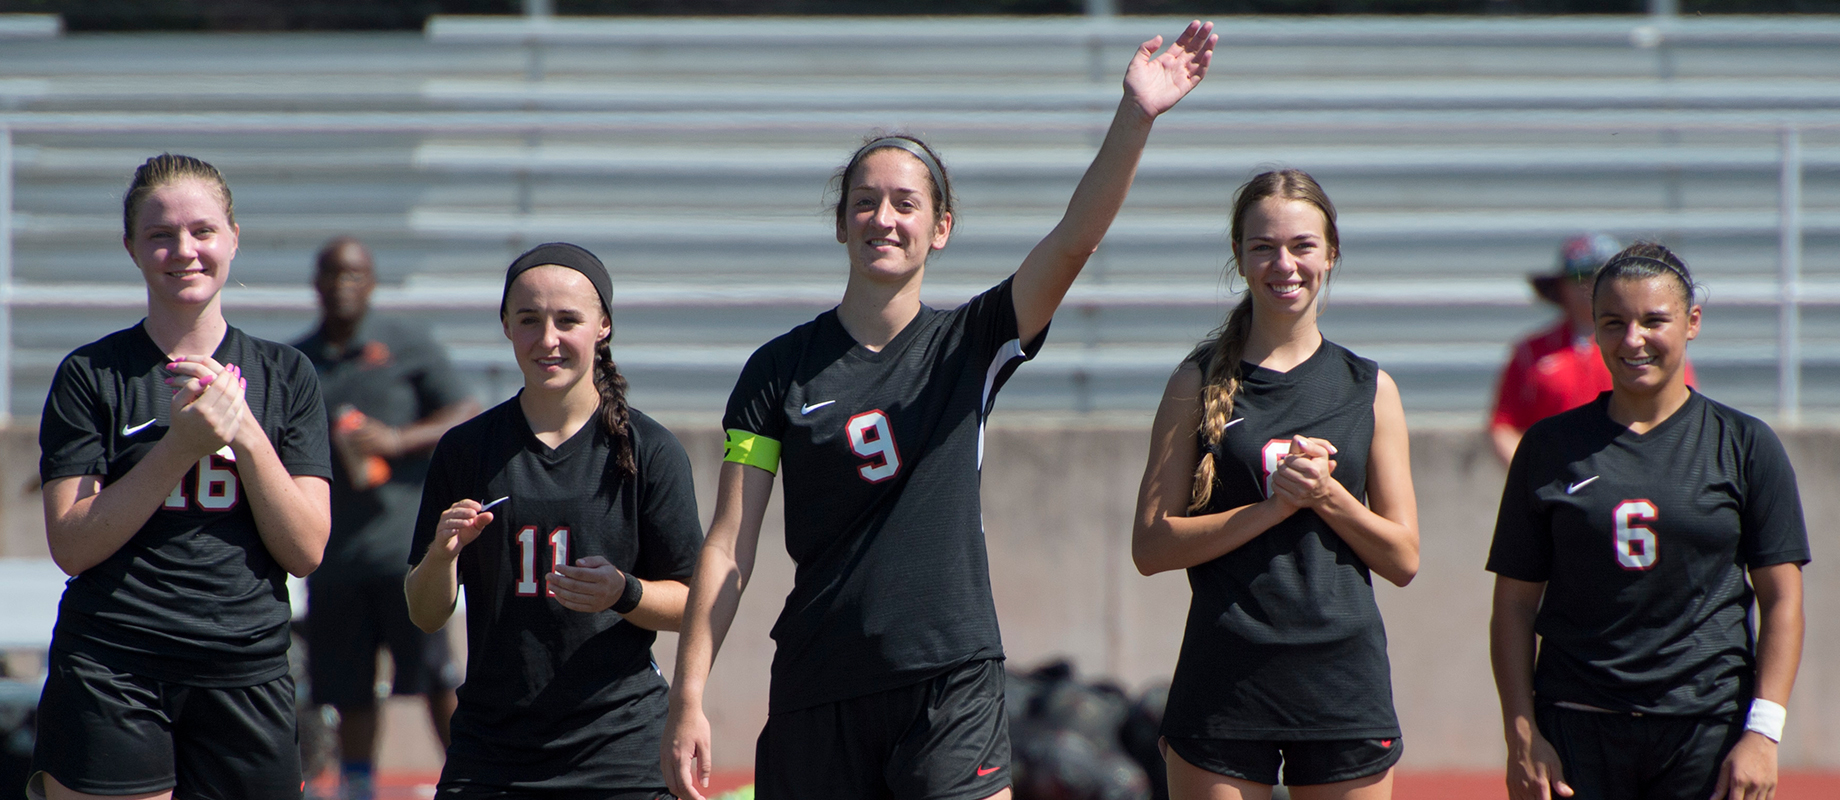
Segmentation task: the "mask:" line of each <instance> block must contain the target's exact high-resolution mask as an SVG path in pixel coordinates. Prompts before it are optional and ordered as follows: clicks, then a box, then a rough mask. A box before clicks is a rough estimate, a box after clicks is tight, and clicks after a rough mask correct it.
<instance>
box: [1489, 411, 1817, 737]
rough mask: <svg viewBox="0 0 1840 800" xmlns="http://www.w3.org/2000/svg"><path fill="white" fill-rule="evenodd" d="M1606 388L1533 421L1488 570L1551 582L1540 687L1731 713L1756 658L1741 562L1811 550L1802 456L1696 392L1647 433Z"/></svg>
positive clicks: (1548, 696) (1610, 704)
mask: <svg viewBox="0 0 1840 800" xmlns="http://www.w3.org/2000/svg"><path fill="white" fill-rule="evenodd" d="M1609 398H1610V395H1609V394H1608V393H1606V394H1605V395H1603V396H1602V397H1600V398H1598V399H1597V400H1596V401H1595V402H1592V403H1590V404H1588V405H1585V406H1582V407H1579V408H1576V409H1573V410H1571V411H1567V412H1565V413H1563V414H1559V415H1558V416H1554V417H1549V418H1547V419H1545V420H1542V421H1540V422H1539V423H1536V424H1535V425H1534V426H1533V427H1532V428H1531V429H1529V430H1528V431H1527V436H1526V437H1525V438H1523V439H1522V440H1521V446H1520V449H1519V450H1518V451H1516V452H1515V454H1514V461H1513V463H1512V464H1511V465H1510V466H1509V468H1508V481H1507V484H1506V486H1504V487H1503V488H1502V495H1501V511H1500V514H1499V516H1498V517H1497V519H1496V522H1495V541H1494V543H1493V545H1492V546H1491V547H1490V549H1489V560H1488V569H1489V571H1491V572H1494V573H1496V574H1498V575H1502V576H1504V577H1508V578H1514V579H1516V580H1522V581H1529V582H1535V583H1539V582H1544V583H1545V584H1546V591H1545V597H1544V600H1543V601H1542V602H1541V604H1540V611H1539V615H1538V616H1537V617H1536V618H1535V621H1534V631H1535V633H1537V634H1539V636H1540V637H1541V644H1540V653H1539V659H1538V662H1537V664H1536V666H1535V669H1534V695H1535V696H1536V697H1538V698H1540V699H1541V700H1543V701H1545V702H1570V703H1579V704H1583V705H1589V706H1593V707H1596V708H1603V709H1609V710H1614V711H1631V712H1641V713H1645V714H1676V715H1688V716H1724V717H1736V716H1737V715H1738V714H1739V713H1740V712H1741V711H1742V710H1743V708H1745V707H1746V705H1747V704H1748V703H1749V701H1750V697H1751V687H1752V684H1753V682H1754V679H1755V672H1756V655H1755V651H1756V642H1755V639H1754V636H1753V634H1752V630H1753V625H1752V622H1753V621H1752V619H1751V605H1752V598H1753V591H1752V589H1751V585H1750V582H1749V580H1748V576H1747V574H1746V571H1747V570H1748V569H1750V568H1754V567H1762V566H1768V565H1771V564H1782V563H1792V562H1793V563H1799V562H1805V561H1807V560H1808V559H1809V550H1808V532H1807V528H1806V526H1805V525H1804V523H1803V519H1802V503H1801V495H1800V493H1799V492H1798V490H1797V489H1796V482H1795V470H1794V468H1792V467H1791V466H1790V464H1789V459H1788V456H1787V455H1786V454H1785V453H1784V452H1783V447H1782V443H1781V442H1780V441H1779V440H1778V439H1777V438H1776V434H1775V432H1773V431H1771V430H1770V428H1769V426H1767V425H1765V424H1763V422H1761V421H1759V420H1758V419H1756V418H1755V417H1751V416H1749V415H1746V414H1743V413H1740V412H1738V411H1736V410H1734V409H1732V408H1730V407H1727V406H1724V405H1721V404H1719V403H1716V402H1713V401H1711V400H1708V399H1706V397H1705V396H1704V395H1701V394H1700V393H1698V392H1694V393H1692V395H1691V396H1690V397H1689V398H1688V400H1687V403H1686V405H1684V406H1681V408H1680V409H1679V410H1678V411H1675V412H1674V415H1673V416H1671V417H1669V418H1668V419H1667V420H1666V421H1664V422H1662V423H1661V424H1660V425H1657V426H1655V427H1654V428H1653V429H1651V430H1649V431H1648V432H1647V433H1640V434H1639V433H1636V432H1634V431H1631V430H1630V429H1629V428H1627V427H1625V426H1623V425H1621V424H1618V423H1617V422H1616V421H1615V420H1612V419H1611V418H1610V415H1609V413H1608V408H1609Z"/></svg>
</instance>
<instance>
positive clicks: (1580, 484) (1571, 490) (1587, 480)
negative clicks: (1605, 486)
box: [1565, 475, 1602, 494]
mask: <svg viewBox="0 0 1840 800" xmlns="http://www.w3.org/2000/svg"><path fill="white" fill-rule="evenodd" d="M1600 477H1602V476H1600V475H1592V476H1591V477H1589V478H1585V479H1584V480H1581V481H1579V482H1577V483H1574V484H1572V485H1570V486H1567V487H1565V493H1566V494H1577V493H1578V490H1579V489H1583V488H1584V487H1586V486H1590V485H1591V482H1592V481H1594V480H1597V479H1598V478H1600Z"/></svg>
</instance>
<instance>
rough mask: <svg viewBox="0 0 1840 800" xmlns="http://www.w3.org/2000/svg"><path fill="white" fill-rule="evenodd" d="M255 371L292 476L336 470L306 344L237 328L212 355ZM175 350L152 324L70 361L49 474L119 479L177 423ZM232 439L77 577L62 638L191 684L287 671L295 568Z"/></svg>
mask: <svg viewBox="0 0 1840 800" xmlns="http://www.w3.org/2000/svg"><path fill="white" fill-rule="evenodd" d="M211 357H212V358H215V359H217V361H218V362H219V363H221V364H226V365H228V364H236V365H237V366H239V367H241V368H242V370H243V377H244V378H247V379H248V380H249V386H248V388H247V389H246V390H245V391H244V398H245V400H246V402H247V403H248V405H249V410H250V412H251V413H253V414H254V415H255V416H256V419H257V420H259V421H260V423H261V425H262V431H263V432H264V433H266V434H268V440H269V442H270V443H272V444H273V445H274V448H275V454H276V455H277V456H279V457H280V458H281V464H282V466H284V467H286V468H287V471H288V473H289V474H291V475H299V476H315V477H320V478H330V477H331V476H332V454H331V451H330V450H329V448H328V446H327V439H326V410H325V406H324V405H323V404H322V402H321V400H320V393H319V380H318V379H317V378H316V377H315V376H314V374H313V365H312V364H310V363H308V361H307V358H306V356H303V355H301V354H300V351H298V350H295V349H294V348H292V347H288V346H287V345H284V344H278V343H275V342H270V341H265V340H262V339H257V338H255V337H253V336H249V335H248V334H245V333H243V332H242V331H240V330H238V329H236V328H230V329H228V330H226V331H225V332H224V338H223V341H222V342H220V343H219V344H218V346H217V350H216V352H213V353H212V354H211ZM167 360H168V359H167V358H166V354H165V353H164V352H162V351H161V350H160V347H159V345H157V344H154V342H153V339H152V338H151V337H149V336H148V335H147V331H146V328H145V327H144V326H143V325H135V326H134V327H132V328H127V329H125V330H120V331H116V332H114V333H111V334H109V335H108V336H104V337H102V338H101V339H98V340H96V341H94V342H91V343H89V344H86V345H84V346H82V347H79V348H77V349H76V351H74V352H72V353H71V354H70V355H69V356H67V357H66V358H65V359H64V363H62V364H60V365H58V370H57V374H56V375H55V376H54V377H53V378H52V380H51V394H50V396H49V397H47V398H45V410H44V417H43V420H42V421H41V422H40V423H39V428H38V445H39V450H40V454H41V455H40V457H39V475H40V477H41V478H42V479H44V480H45V481H47V482H49V481H54V480H57V479H59V478H68V477H73V476H79V475H100V476H102V480H103V483H104V485H107V484H111V483H114V482H115V481H117V480H120V479H121V477H122V476H123V475H126V474H127V473H128V471H129V470H131V469H133V468H134V466H135V465H136V464H139V463H140V461H141V459H142V458H145V457H146V456H147V453H148V452H149V451H151V450H152V449H153V446H154V445H155V444H156V443H158V442H159V441H160V439H161V438H162V437H164V436H165V435H166V431H167V430H169V429H170V426H171V423H172V396H173V390H172V388H171V387H169V386H167V385H166V383H165V380H166V378H168V377H170V376H171V375H172V373H171V372H168V371H167V370H166V364H167ZM229 453H230V450H229V449H228V448H226V449H224V450H220V451H218V453H215V454H212V455H208V456H205V457H204V458H202V459H199V461H198V463H197V464H195V465H193V466H192V468H191V469H190V470H187V471H186V473H185V477H183V478H180V479H179V482H178V484H176V485H175V486H173V488H172V493H171V494H170V495H168V496H167V498H166V500H165V502H163V503H161V504H160V507H159V508H158V509H157V510H155V511H154V512H153V516H151V517H149V518H148V519H147V522H146V524H144V525H142V526H141V529H140V530H139V531H137V532H136V533H135V534H134V537H133V538H131V539H129V540H128V541H127V543H126V544H123V545H122V546H121V549H119V550H116V551H115V553H114V554H113V555H111V556H109V557H108V558H106V559H104V560H103V561H102V563H100V564H97V565H96V566H93V567H90V568H89V569H87V570H84V571H83V574H81V575H78V576H77V577H75V578H71V579H70V581H69V583H68V585H67V586H66V587H65V589H64V597H63V600H62V601H61V602H60V603H59V604H58V621H57V629H56V632H55V633H54V634H53V637H52V644H51V646H52V648H53V649H57V650H67V651H70V652H76V653H82V654H84V655H86V656H89V657H91V658H94V659H96V660H97V661H99V662H101V663H103V664H107V665H108V666H111V667H114V668H116V669H119V670H123V671H126V672H130V673H133V674H136V675H142V676H145V677H148V678H153V679H156V680H162V681H168V682H172V683H179V684H184V685H189V686H207V687H226V686H254V685H257V684H261V683H267V682H268V681H271V680H274V679H276V678H279V677H281V676H282V675H286V674H287V669H288V663H287V648H288V627H287V626H288V618H289V617H290V616H291V614H290V611H289V608H288V591H287V571H286V570H284V569H282V568H281V566H280V565H279V564H276V563H275V559H274V557H273V556H271V555H269V552H268V546H267V545H265V544H263V543H262V536H261V534H260V533H259V532H258V531H257V530H256V519H255V513H254V512H253V511H252V510H251V509H250V507H249V500H248V498H246V497H244V496H243V492H244V488H243V486H242V481H241V479H240V478H239V476H238V474H237V468H236V461H235V460H234V459H232V458H230V457H228V454H229Z"/></svg>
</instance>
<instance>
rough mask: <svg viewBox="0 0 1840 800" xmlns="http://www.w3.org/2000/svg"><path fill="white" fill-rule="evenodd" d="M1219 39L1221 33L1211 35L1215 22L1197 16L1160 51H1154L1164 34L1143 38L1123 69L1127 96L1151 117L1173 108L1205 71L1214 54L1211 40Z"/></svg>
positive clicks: (1216, 40)
mask: <svg viewBox="0 0 1840 800" xmlns="http://www.w3.org/2000/svg"><path fill="white" fill-rule="evenodd" d="M1218 41H1220V37H1219V36H1216V35H1214V23H1212V22H1202V21H1200V20H1196V21H1194V22H1190V23H1188V28H1187V29H1185V30H1183V31H1182V35H1180V36H1177V37H1176V43H1175V44H1174V45H1171V46H1170V48H1169V49H1168V50H1165V51H1163V54H1162V55H1157V54H1156V51H1157V48H1159V47H1162V46H1163V37H1161V36H1158V37H1156V38H1154V39H1151V40H1150V41H1147V42H1144V43H1143V46H1141V47H1139V48H1137V54H1136V55H1134V56H1132V57H1131V66H1130V67H1129V68H1127V69H1126V70H1125V72H1124V94H1125V97H1126V99H1128V100H1130V101H1131V102H1133V103H1136V104H1137V107H1138V108H1140V109H1142V110H1143V112H1144V113H1145V114H1146V115H1149V116H1150V117H1151V118H1155V117H1156V116H1157V115H1159V114H1162V113H1163V112H1165V111H1168V110H1169V109H1171V108H1174V107H1175V105H1176V102H1177V101H1179V100H1181V99H1182V98H1183V97H1185V96H1187V95H1188V93H1189V90H1191V89H1194V88H1195V86H1197V85H1199V84H1200V83H1201V79H1202V77H1204V76H1206V75H1207V70H1208V62H1210V61H1211V60H1213V58H1214V44H1215V43H1216V42H1218Z"/></svg>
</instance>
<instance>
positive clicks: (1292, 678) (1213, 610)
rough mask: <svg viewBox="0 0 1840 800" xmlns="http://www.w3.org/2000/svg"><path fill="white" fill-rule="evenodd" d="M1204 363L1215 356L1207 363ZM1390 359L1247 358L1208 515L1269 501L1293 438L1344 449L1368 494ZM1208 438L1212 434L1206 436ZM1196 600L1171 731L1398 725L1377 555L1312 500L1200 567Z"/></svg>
mask: <svg viewBox="0 0 1840 800" xmlns="http://www.w3.org/2000/svg"><path fill="white" fill-rule="evenodd" d="M1202 370H1203V372H1205V371H1206V365H1205V363H1204V364H1202ZM1378 375H1379V368H1378V367H1376V366H1375V365H1374V362H1372V361H1369V360H1367V359H1365V358H1361V357H1359V356H1356V355H1355V354H1353V353H1351V352H1349V351H1348V350H1346V349H1344V348H1342V347H1341V346H1339V345H1337V344H1335V343H1333V342H1329V341H1326V340H1325V341H1324V342H1323V343H1322V345H1321V346H1319V347H1318V348H1317V349H1316V352H1315V353H1314V354H1312V355H1311V356H1310V357H1309V358H1308V359H1305V360H1304V362H1303V363H1301V364H1298V365H1297V366H1296V367H1293V368H1292V369H1291V370H1290V371H1289V372H1276V371H1273V370H1269V369H1265V368H1264V367H1259V366H1256V365H1253V364H1246V365H1244V378H1243V379H1242V380H1241V382H1240V386H1239V391H1238V393H1237V394H1235V395H1234V403H1233V416H1234V418H1233V419H1232V420H1231V421H1229V422H1228V423H1227V429H1226V432H1225V433H1224V434H1223V435H1222V436H1221V440H1220V444H1219V445H1218V446H1217V448H1216V449H1215V450H1214V458H1215V462H1214V463H1215V465H1216V466H1215V480H1214V490H1213V495H1212V497H1211V499H1210V500H1209V504H1208V506H1207V508H1206V509H1205V511H1204V512H1203V513H1218V512H1221V511H1226V510H1228V509H1233V508H1238V507H1240V506H1245V505H1251V504H1253V503H1257V502H1259V501H1262V500H1264V499H1265V498H1266V497H1267V496H1268V495H1269V494H1270V490H1269V484H1268V481H1269V480H1270V478H1271V473H1272V472H1273V471H1274V470H1275V469H1276V468H1277V465H1278V462H1279V459H1280V458H1282V457H1283V456H1284V454H1286V453H1288V452H1290V442H1291V437H1293V436H1298V435H1302V436H1311V437H1315V438H1319V439H1326V440H1328V441H1329V442H1330V443H1332V444H1334V445H1335V447H1336V450H1337V453H1336V456H1335V461H1336V468H1335V479H1336V480H1338V481H1340V482H1341V484H1342V486H1344V487H1346V488H1347V489H1348V491H1349V493H1351V494H1353V495H1354V496H1355V497H1357V498H1362V499H1363V500H1365V498H1366V497H1367V457H1368V449H1369V447H1370V446H1371V445H1372V443H1373V437H1374V392H1375V390H1376V386H1377V383H1376V381H1377V378H1378ZM1202 446H1203V447H1206V443H1205V442H1202ZM1188 583H1189V586H1190V588H1191V589H1193V591H1194V600H1193V601H1192V602H1191V604H1190V606H1189V611H1188V626H1187V630H1186V631H1185V632H1184V634H1183V637H1182V650H1181V654H1180V656H1179V657H1178V660H1177V662H1176V672H1175V678H1174V679H1173V681H1172V682H1171V685H1170V688H1169V703H1168V711H1167V712H1166V714H1165V717H1164V720H1163V733H1164V734H1165V735H1167V736H1173V737H1185V738H1207V739H1256V740H1291V741H1302V740H1319V741H1320V740H1328V739H1368V738H1388V737H1397V736H1398V735H1399V721H1398V718H1397V717H1396V716H1395V715H1394V713H1393V683H1392V672H1391V667H1390V665H1389V663H1388V661H1387V656H1386V629H1385V627H1384V626H1383V625H1382V624H1381V621H1380V609H1379V607H1378V606H1376V605H1375V604H1374V592H1373V579H1372V577H1371V576H1370V575H1369V574H1368V569H1367V565H1366V564H1365V563H1363V562H1362V561H1361V557H1360V556H1358V555H1355V552H1354V550H1353V549H1352V548H1350V547H1349V546H1348V543H1347V542H1345V541H1343V540H1342V537H1341V536H1339V535H1337V534H1336V533H1335V531H1334V530H1333V529H1331V528H1330V527H1329V524H1328V523H1326V522H1324V521H1323V519H1322V517H1320V516H1317V514H1316V512H1315V511H1312V510H1309V509H1304V510H1301V511H1298V512H1297V513H1296V514H1293V515H1291V516H1290V517H1289V518H1286V519H1285V520H1284V521H1283V522H1280V523H1278V524H1277V525H1273V526H1272V527H1271V528H1270V529H1269V530H1267V531H1265V532H1264V533H1262V534H1259V535H1258V536H1256V537H1254V538H1253V539H1252V540H1251V541H1249V542H1247V543H1245V544H1244V545H1241V546H1240V547H1239V548H1237V549H1235V550H1233V551H1232V552H1230V553H1227V554H1225V555H1222V556H1221V557H1219V558H1216V559H1214V560H1212V561H1209V562H1207V563H1205V564H1200V565H1198V566H1194V567H1190V568H1189V570H1188Z"/></svg>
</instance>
